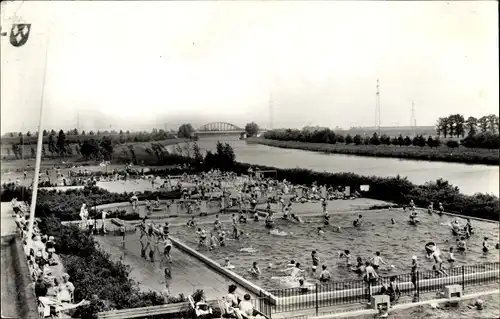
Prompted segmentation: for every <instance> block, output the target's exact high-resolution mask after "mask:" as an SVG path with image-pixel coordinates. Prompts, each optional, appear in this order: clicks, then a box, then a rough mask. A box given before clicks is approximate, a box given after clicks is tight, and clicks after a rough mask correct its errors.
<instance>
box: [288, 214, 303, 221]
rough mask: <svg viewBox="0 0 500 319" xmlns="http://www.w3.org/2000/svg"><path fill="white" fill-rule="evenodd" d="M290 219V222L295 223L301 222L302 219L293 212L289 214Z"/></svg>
mask: <svg viewBox="0 0 500 319" xmlns="http://www.w3.org/2000/svg"><path fill="white" fill-rule="evenodd" d="M290 220H291V221H292V222H295V223H302V219H301V218H300V217H299V216H297V215H295V214H292V216H291V219H290Z"/></svg>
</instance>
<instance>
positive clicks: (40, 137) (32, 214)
mask: <svg viewBox="0 0 500 319" xmlns="http://www.w3.org/2000/svg"><path fill="white" fill-rule="evenodd" d="M50 23H51V22H50V21H49V28H48V32H47V42H46V43H47V46H46V47H45V65H44V69H43V82H42V94H41V101H40V119H39V124H38V142H37V145H36V162H35V176H34V178H33V193H32V196H31V206H30V219H29V226H28V238H27V247H28V249H29V248H31V242H32V240H31V237H33V223H34V222H35V208H36V198H37V195H38V178H39V176H40V163H41V161H42V145H43V100H44V95H45V94H44V93H45V81H46V78H47V57H48V52H49V41H50V37H49V34H50Z"/></svg>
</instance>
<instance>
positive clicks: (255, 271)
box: [250, 261, 261, 276]
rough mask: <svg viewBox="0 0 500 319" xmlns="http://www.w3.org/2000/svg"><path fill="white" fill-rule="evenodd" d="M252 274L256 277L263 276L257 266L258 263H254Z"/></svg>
mask: <svg viewBox="0 0 500 319" xmlns="http://www.w3.org/2000/svg"><path fill="white" fill-rule="evenodd" d="M250 273H251V274H252V275H254V276H258V275H260V274H261V272H260V268H259V266H257V262H256V261H254V262H253V264H252V268H251V269H250Z"/></svg>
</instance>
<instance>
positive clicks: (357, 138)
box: [264, 129, 500, 149]
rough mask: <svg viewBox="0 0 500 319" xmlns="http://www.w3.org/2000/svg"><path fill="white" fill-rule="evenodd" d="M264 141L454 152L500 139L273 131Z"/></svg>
mask: <svg viewBox="0 0 500 319" xmlns="http://www.w3.org/2000/svg"><path fill="white" fill-rule="evenodd" d="M264 138H266V139H270V140H278V141H298V142H307V143H325V144H336V143H341V144H346V145H375V146H378V145H396V146H420V147H424V146H428V147H439V146H441V145H443V144H444V145H446V146H448V147H450V148H456V147H459V146H460V145H463V146H465V147H470V148H487V149H496V148H499V146H500V138H499V135H498V134H496V135H495V134H492V133H489V132H487V133H477V134H475V135H469V136H467V137H466V138H465V139H463V140H461V141H460V143H459V142H458V141H455V140H448V141H446V142H444V141H443V140H441V138H440V137H432V136H427V137H424V136H423V135H416V136H415V137H413V138H410V137H409V136H405V137H403V136H402V135H401V134H400V135H399V136H393V137H390V136H388V135H387V134H382V135H380V136H379V135H378V134H377V133H373V135H372V136H368V135H364V136H361V135H360V134H356V135H354V136H352V135H350V134H347V135H345V136H344V135H342V134H338V133H335V132H334V131H332V130H330V129H323V130H319V131H314V132H310V131H307V130H298V129H286V130H272V131H267V132H265V133H264Z"/></svg>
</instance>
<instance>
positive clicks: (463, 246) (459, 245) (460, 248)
mask: <svg viewBox="0 0 500 319" xmlns="http://www.w3.org/2000/svg"><path fill="white" fill-rule="evenodd" d="M457 249H458V251H465V250H467V243H466V242H465V238H464V237H460V240H459V239H458V238H457Z"/></svg>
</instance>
